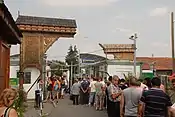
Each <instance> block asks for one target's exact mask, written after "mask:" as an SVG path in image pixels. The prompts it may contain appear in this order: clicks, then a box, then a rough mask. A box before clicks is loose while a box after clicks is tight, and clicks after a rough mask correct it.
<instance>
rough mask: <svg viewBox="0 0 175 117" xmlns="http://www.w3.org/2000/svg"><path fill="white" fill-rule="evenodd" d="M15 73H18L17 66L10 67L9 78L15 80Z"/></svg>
mask: <svg viewBox="0 0 175 117" xmlns="http://www.w3.org/2000/svg"><path fill="white" fill-rule="evenodd" d="M17 71H19V66H10V78H17Z"/></svg>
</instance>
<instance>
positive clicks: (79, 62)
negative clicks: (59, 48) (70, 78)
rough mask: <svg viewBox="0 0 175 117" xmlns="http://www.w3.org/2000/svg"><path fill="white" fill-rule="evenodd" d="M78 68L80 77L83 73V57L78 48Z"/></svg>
mask: <svg viewBox="0 0 175 117" xmlns="http://www.w3.org/2000/svg"><path fill="white" fill-rule="evenodd" d="M78 64H79V65H78V70H79V72H78V73H79V77H82V73H81V58H80V50H78Z"/></svg>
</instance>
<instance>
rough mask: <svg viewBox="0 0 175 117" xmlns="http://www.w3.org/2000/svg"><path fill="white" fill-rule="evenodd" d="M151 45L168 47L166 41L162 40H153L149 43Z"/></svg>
mask: <svg viewBox="0 0 175 117" xmlns="http://www.w3.org/2000/svg"><path fill="white" fill-rule="evenodd" d="M151 46H154V47H168V46H169V45H168V44H167V43H163V42H153V43H152V44H151Z"/></svg>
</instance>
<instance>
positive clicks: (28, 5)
mask: <svg viewBox="0 0 175 117" xmlns="http://www.w3.org/2000/svg"><path fill="white" fill-rule="evenodd" d="M5 3H6V5H7V6H8V8H9V10H10V12H11V13H12V15H13V17H14V19H16V18H17V14H18V11H20V14H21V15H33V16H46V17H57V18H73V19H76V21H77V25H78V29H77V34H76V36H75V38H74V39H66V38H60V39H59V40H58V41H57V42H55V43H54V44H53V46H52V47H51V48H50V49H49V50H48V51H47V54H48V57H49V59H60V60H63V59H64V57H63V56H65V55H66V54H67V50H68V48H69V46H70V45H71V44H72V45H77V47H78V48H79V49H80V51H81V52H84V53H85V52H93V51H96V50H99V51H96V52H94V54H98V55H103V56H104V54H103V51H102V50H101V51H100V49H101V48H100V46H99V45H98V43H102V44H125V43H132V41H131V40H129V39H128V38H129V37H130V36H131V35H132V34H133V33H135V32H136V33H138V37H139V38H138V40H137V48H138V49H137V56H151V55H152V54H154V56H171V43H170V12H171V11H175V7H174V5H175V1H174V0H5ZM58 50H60V51H58ZM16 53H19V46H13V47H12V50H11V54H16Z"/></svg>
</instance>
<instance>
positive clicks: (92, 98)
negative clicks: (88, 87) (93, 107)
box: [89, 92, 95, 104]
mask: <svg viewBox="0 0 175 117" xmlns="http://www.w3.org/2000/svg"><path fill="white" fill-rule="evenodd" d="M94 100H95V92H90V96H89V104H93V103H94Z"/></svg>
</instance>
